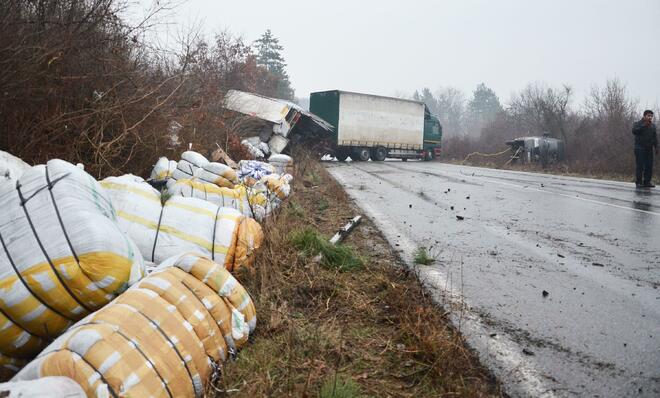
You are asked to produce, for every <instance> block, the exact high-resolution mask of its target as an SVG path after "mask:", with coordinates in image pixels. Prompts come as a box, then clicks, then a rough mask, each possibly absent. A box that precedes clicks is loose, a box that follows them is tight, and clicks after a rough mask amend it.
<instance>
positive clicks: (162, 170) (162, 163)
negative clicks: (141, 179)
mask: <svg viewBox="0 0 660 398" xmlns="http://www.w3.org/2000/svg"><path fill="white" fill-rule="evenodd" d="M176 166H177V162H176V161H174V160H168V159H167V158H166V157H164V156H163V157H161V158H159V159H158V161H157V162H156V164H155V165H154V168H153V170H151V176H150V177H149V179H150V180H151V181H154V182H157V183H158V182H165V181H167V180H168V179H170V178H172V174H174V170H176Z"/></svg>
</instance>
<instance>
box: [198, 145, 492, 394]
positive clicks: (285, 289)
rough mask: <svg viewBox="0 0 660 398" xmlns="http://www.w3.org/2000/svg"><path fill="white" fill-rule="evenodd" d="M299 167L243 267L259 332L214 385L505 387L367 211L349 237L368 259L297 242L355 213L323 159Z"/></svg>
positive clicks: (235, 389) (306, 390) (218, 388)
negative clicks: (330, 258) (317, 256)
mask: <svg viewBox="0 0 660 398" xmlns="http://www.w3.org/2000/svg"><path fill="white" fill-rule="evenodd" d="M300 158H301V157H300V156H298V157H297V159H300ZM297 170H298V171H297V174H298V175H296V177H297V178H296V180H295V186H294V187H293V188H294V190H293V192H294V195H293V197H292V198H290V199H289V201H288V203H287V204H286V205H285V206H284V208H283V209H282V211H280V212H279V213H278V214H277V215H276V216H275V217H273V218H271V219H270V220H269V221H268V222H266V223H265V225H264V229H265V233H266V236H267V240H266V242H265V244H264V246H263V250H261V252H260V255H259V258H258V260H257V263H256V266H255V270H254V271H253V272H252V273H251V274H244V275H241V280H242V281H243V283H244V284H245V285H246V287H247V288H248V291H250V292H251V294H252V297H253V299H254V300H255V303H256V305H257V311H258V317H259V325H258V327H257V332H256V334H255V336H254V337H253V338H252V339H251V341H250V343H249V344H248V345H247V346H246V347H245V348H244V349H243V350H242V351H241V352H240V353H239V354H238V356H237V359H236V360H235V361H231V362H229V363H226V364H225V365H224V368H223V369H222V371H221V373H222V374H221V375H220V377H219V378H218V380H217V381H216V382H215V383H214V386H213V387H210V390H211V391H210V392H209V394H208V396H217V397H224V396H230V397H250V398H252V397H260V396H277V397H279V396H295V397H298V396H302V397H306V396H321V397H357V396H374V397H386V396H401V397H413V396H415V397H418V396H428V397H436V396H450V395H451V396H455V395H458V396H500V395H501V394H502V393H501V391H500V389H499V386H498V385H497V384H496V383H495V382H494V381H493V380H492V378H491V377H490V376H489V374H488V372H487V371H486V370H484V368H482V367H481V366H480V365H479V364H478V362H477V360H476V359H475V356H474V355H473V353H472V352H471V351H470V350H468V349H467V348H466V347H465V344H464V341H463V339H462V338H461V336H460V335H458V334H457V333H456V332H455V331H454V329H453V328H452V327H451V326H449V324H448V321H447V319H446V317H445V316H444V315H443V313H442V310H440V309H438V308H436V307H435V306H434V304H433V303H432V300H431V298H430V297H428V296H427V295H426V293H425V291H424V289H423V288H422V287H421V285H420V283H419V281H418V280H417V278H416V277H415V276H414V275H413V274H411V273H409V272H407V271H406V270H405V269H404V268H402V267H400V266H399V263H398V261H397V257H396V256H395V254H394V253H393V252H392V251H391V249H390V247H389V246H388V245H387V243H386V242H385V240H384V239H383V237H382V236H381V235H380V234H379V233H378V231H377V230H376V228H375V227H374V226H373V224H372V223H371V222H370V221H369V220H365V221H364V222H363V224H362V225H360V226H359V227H358V228H357V229H356V230H355V231H353V233H352V234H351V235H350V236H349V237H348V238H347V240H346V242H345V243H346V245H347V246H349V247H352V249H353V250H354V251H355V252H356V253H358V255H359V256H360V257H361V258H362V259H364V266H362V267H360V268H355V269H351V270H349V271H343V272H342V271H341V270H339V269H337V268H335V267H331V266H324V265H323V263H321V264H317V263H315V262H313V261H311V259H310V258H309V256H306V255H304V254H303V253H300V252H299V251H298V250H297V249H296V248H295V247H294V245H293V244H292V243H291V240H290V236H291V234H292V233H293V232H295V231H302V230H305V229H307V230H316V231H318V232H320V233H322V234H324V235H325V236H329V235H330V234H331V233H333V232H334V231H335V230H336V229H337V228H339V227H340V226H341V225H343V224H344V223H345V222H346V220H348V219H350V218H352V217H353V216H354V215H355V213H356V210H355V208H354V207H353V206H352V205H351V204H350V200H349V198H348V197H347V195H346V193H345V192H344V191H343V189H342V188H341V187H340V186H339V185H338V184H337V183H336V182H335V181H334V180H332V179H331V177H329V175H328V174H327V173H326V171H325V170H324V169H323V168H322V167H321V166H320V165H318V163H316V162H312V161H306V160H303V161H302V162H300V161H299V165H298V168H297ZM322 203H323V205H321V204H322Z"/></svg>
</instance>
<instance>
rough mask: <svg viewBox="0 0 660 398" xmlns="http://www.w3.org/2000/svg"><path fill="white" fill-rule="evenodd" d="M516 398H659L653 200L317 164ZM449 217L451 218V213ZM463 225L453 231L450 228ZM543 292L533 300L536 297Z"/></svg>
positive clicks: (440, 169)
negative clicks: (434, 291) (417, 255)
mask: <svg viewBox="0 0 660 398" xmlns="http://www.w3.org/2000/svg"><path fill="white" fill-rule="evenodd" d="M325 165H326V166H327V167H328V169H329V171H330V173H331V174H332V175H333V176H335V178H336V179H337V180H338V181H339V182H340V183H342V184H343V185H344V186H345V188H346V189H347V191H348V192H349V194H350V195H351V196H352V197H353V198H354V199H355V200H356V203H357V204H358V205H359V206H361V207H362V208H363V209H364V210H365V213H367V214H368V215H369V216H371V217H372V218H373V219H374V220H375V221H376V223H377V224H378V225H379V226H380V228H381V229H382V230H383V232H384V233H385V235H386V237H387V238H388V240H389V241H390V243H391V244H392V245H393V246H394V247H395V248H396V249H398V250H400V251H401V254H402V257H404V258H406V259H408V260H409V261H410V259H411V257H412V253H413V252H414V250H415V249H416V248H417V247H419V246H423V247H426V248H428V249H429V251H430V252H431V253H432V254H433V255H435V256H436V258H437V261H436V262H435V263H434V264H433V265H430V266H422V267H420V269H421V272H420V275H421V276H422V277H423V278H424V279H425V280H427V282H428V283H430V284H431V285H433V286H435V287H436V288H438V291H439V293H438V296H437V297H438V300H444V299H442V298H439V297H441V296H443V295H442V292H444V293H446V295H447V296H449V297H453V300H452V302H453V303H456V302H457V301H460V302H462V303H464V306H463V307H462V308H464V309H463V310H455V311H454V312H453V315H452V319H453V320H454V322H455V323H457V324H461V323H462V324H461V331H462V332H463V333H464V335H465V336H466V337H467V338H468V341H469V342H470V344H471V345H472V346H473V347H475V348H476V349H477V351H478V352H479V354H480V358H481V360H482V361H483V362H484V363H485V364H487V365H488V366H489V367H490V368H491V369H492V370H493V372H494V373H495V374H496V375H497V376H498V378H499V379H500V380H501V381H503V383H504V386H505V389H506V390H507V391H508V392H509V393H511V394H512V395H520V396H577V395H579V396H604V397H620V396H654V397H657V396H660V188H656V189H655V190H635V188H634V185H633V184H631V183H621V182H612V181H599V180H591V179H581V178H571V177H560V176H553V175H544V174H531V173H520V172H510V171H500V170H492V169H483V168H474V167H466V166H457V165H449V164H443V163H436V162H430V163H429V162H406V163H404V162H401V161H394V160H393V161H387V162H381V163H378V162H360V163H357V162H354V163H338V162H326V163H325ZM452 207H453V208H452ZM457 215H458V216H462V217H464V220H462V221H461V220H458V219H457V217H456V216H457ZM544 291H545V293H544Z"/></svg>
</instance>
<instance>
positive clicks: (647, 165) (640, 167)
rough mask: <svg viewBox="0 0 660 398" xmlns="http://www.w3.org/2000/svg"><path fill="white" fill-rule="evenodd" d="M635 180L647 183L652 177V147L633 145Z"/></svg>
mask: <svg viewBox="0 0 660 398" xmlns="http://www.w3.org/2000/svg"><path fill="white" fill-rule="evenodd" d="M635 166H636V170H635V182H636V183H637V184H638V185H640V184H643V185H649V184H650V183H651V178H652V177H653V147H651V146H649V147H645V146H635Z"/></svg>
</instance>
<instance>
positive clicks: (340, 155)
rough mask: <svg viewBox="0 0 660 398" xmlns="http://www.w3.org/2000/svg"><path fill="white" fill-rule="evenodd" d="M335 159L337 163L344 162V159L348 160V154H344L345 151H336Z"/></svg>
mask: <svg viewBox="0 0 660 398" xmlns="http://www.w3.org/2000/svg"><path fill="white" fill-rule="evenodd" d="M335 157H336V158H337V160H338V161H340V162H345V161H346V159H347V158H348V152H346V151H337V152H335Z"/></svg>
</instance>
